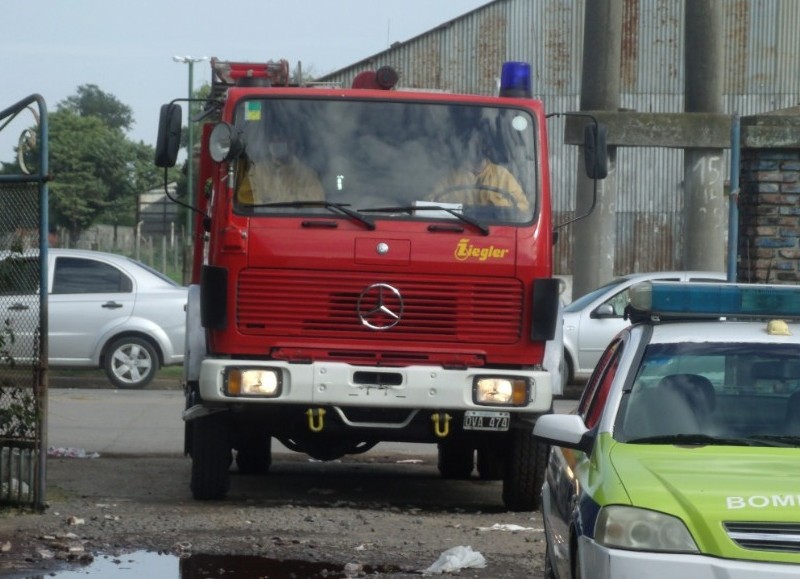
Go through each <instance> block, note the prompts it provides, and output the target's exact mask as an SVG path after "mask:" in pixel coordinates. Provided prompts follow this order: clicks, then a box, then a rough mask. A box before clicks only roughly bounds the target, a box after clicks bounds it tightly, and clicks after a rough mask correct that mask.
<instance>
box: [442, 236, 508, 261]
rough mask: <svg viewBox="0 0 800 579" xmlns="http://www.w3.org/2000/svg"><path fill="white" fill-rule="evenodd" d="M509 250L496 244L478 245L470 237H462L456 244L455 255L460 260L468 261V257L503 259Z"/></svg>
mask: <svg viewBox="0 0 800 579" xmlns="http://www.w3.org/2000/svg"><path fill="white" fill-rule="evenodd" d="M509 251H510V250H509V249H502V248H499V247H495V246H494V245H489V246H488V247H476V246H474V245H472V244H471V243H470V242H469V240H468V239H462V240H461V241H459V242H458V245H456V251H455V257H456V259H457V260H458V261H466V260H468V259H477V260H478V261H486V260H487V259H503V258H504V257H505V256H506V255H508V252H509Z"/></svg>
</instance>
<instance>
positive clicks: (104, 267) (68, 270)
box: [53, 257, 133, 294]
mask: <svg viewBox="0 0 800 579" xmlns="http://www.w3.org/2000/svg"><path fill="white" fill-rule="evenodd" d="M132 291H133V282H132V281H131V279H130V278H129V277H128V276H127V275H125V274H124V273H123V272H122V271H121V270H119V269H117V268H116V267H114V266H113V265H109V264H107V263H103V262H101V261H95V260H93V259H83V258H78V257H59V258H57V259H56V266H55V272H54V274H53V293H54V294H92V293H129V292H132Z"/></svg>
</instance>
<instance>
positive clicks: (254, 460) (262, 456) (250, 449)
mask: <svg viewBox="0 0 800 579" xmlns="http://www.w3.org/2000/svg"><path fill="white" fill-rule="evenodd" d="M271 465H272V438H267V439H266V440H264V441H262V440H260V439H258V440H253V441H249V442H247V443H244V444H241V445H240V446H239V448H238V449H237V450H236V466H238V467H239V472H240V473H242V474H266V473H267V472H269V467H270V466H271Z"/></svg>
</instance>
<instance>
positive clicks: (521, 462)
mask: <svg viewBox="0 0 800 579" xmlns="http://www.w3.org/2000/svg"><path fill="white" fill-rule="evenodd" d="M509 440H510V444H509V448H508V454H507V455H506V461H505V462H506V464H505V473H504V476H503V504H504V505H505V506H506V508H507V509H508V510H509V511H535V510H536V509H538V508H539V503H540V501H541V493H542V485H543V484H544V473H545V468H546V467H547V452H548V450H549V447H548V446H547V445H546V444H544V443H542V442H540V441H539V440H538V439H535V438H533V436H532V435H531V431H530V430H527V429H516V430H513V431H512V432H511V438H510V439H509Z"/></svg>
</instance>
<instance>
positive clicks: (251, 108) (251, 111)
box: [244, 101, 261, 121]
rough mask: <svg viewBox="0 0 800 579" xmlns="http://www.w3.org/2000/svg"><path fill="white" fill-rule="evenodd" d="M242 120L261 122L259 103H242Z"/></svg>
mask: <svg viewBox="0 0 800 579" xmlns="http://www.w3.org/2000/svg"><path fill="white" fill-rule="evenodd" d="M244 120H246V121H260V120H261V102H260V101H247V102H246V103H244Z"/></svg>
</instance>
